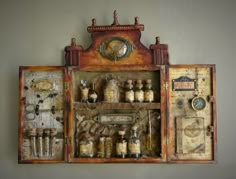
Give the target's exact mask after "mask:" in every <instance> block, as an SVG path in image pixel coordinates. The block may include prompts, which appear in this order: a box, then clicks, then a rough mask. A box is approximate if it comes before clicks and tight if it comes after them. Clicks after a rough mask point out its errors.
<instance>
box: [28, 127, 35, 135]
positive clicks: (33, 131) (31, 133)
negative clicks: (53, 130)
mask: <svg viewBox="0 0 236 179" xmlns="http://www.w3.org/2000/svg"><path fill="white" fill-rule="evenodd" d="M28 134H29V136H36V128H32V129H29V131H28Z"/></svg>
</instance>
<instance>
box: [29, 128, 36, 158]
mask: <svg viewBox="0 0 236 179" xmlns="http://www.w3.org/2000/svg"><path fill="white" fill-rule="evenodd" d="M29 137H30V147H31V148H30V149H31V156H32V157H37V149H36V128H32V129H30V130H29Z"/></svg>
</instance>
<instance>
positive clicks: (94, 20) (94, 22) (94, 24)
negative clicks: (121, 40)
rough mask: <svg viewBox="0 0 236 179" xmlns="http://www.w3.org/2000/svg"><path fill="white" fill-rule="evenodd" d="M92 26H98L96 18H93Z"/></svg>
mask: <svg viewBox="0 0 236 179" xmlns="http://www.w3.org/2000/svg"><path fill="white" fill-rule="evenodd" d="M92 26H96V19H94V18H93V19H92Z"/></svg>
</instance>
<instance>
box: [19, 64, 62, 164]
mask: <svg viewBox="0 0 236 179" xmlns="http://www.w3.org/2000/svg"><path fill="white" fill-rule="evenodd" d="M64 74H65V73H64V68H63V67H43V66H40V67H33V66H27V67H20V68H19V92H20V93H19V123H18V126H19V134H18V141H19V142H18V162H19V163H54V162H63V161H65V141H64V139H65V115H64V76H65V75H64Z"/></svg>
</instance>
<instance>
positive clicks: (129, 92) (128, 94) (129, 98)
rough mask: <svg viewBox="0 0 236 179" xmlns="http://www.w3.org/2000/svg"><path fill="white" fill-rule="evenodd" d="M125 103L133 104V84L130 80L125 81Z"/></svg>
mask: <svg viewBox="0 0 236 179" xmlns="http://www.w3.org/2000/svg"><path fill="white" fill-rule="evenodd" d="M125 88H126V91H125V101H126V102H130V103H132V102H134V91H133V83H132V80H127V81H126V84H125Z"/></svg>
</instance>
